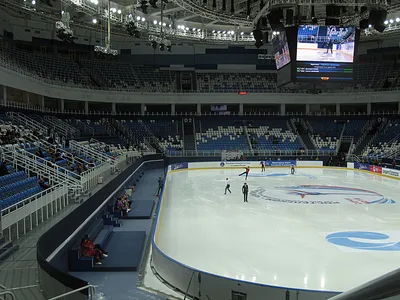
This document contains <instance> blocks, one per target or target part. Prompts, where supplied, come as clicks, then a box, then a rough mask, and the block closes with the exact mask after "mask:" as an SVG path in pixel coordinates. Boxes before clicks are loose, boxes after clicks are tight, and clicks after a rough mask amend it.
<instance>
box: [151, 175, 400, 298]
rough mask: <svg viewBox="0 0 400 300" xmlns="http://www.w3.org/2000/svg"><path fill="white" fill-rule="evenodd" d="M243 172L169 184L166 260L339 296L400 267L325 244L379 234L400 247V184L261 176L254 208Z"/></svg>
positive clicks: (162, 241) (172, 179)
mask: <svg viewBox="0 0 400 300" xmlns="http://www.w3.org/2000/svg"><path fill="white" fill-rule="evenodd" d="M239 171H240V170H234V169H221V170H191V171H190V170H189V171H187V170H186V171H178V172H174V173H172V174H170V175H169V176H168V178H167V186H166V191H165V194H164V199H163V202H164V203H163V204H162V210H161V216H160V220H159V222H158V226H160V227H159V230H160V235H159V240H158V241H157V245H158V247H159V248H160V249H161V250H162V251H163V252H164V253H165V254H166V255H168V256H170V257H171V258H173V259H176V260H178V261H180V262H181V263H183V264H185V265H188V266H190V267H191V268H196V269H199V270H202V271H205V272H209V273H213V274H217V275H220V276H225V277H229V278H235V279H240V280H244V281H250V282H257V283H261V284H266V285H273V286H284V287H290V288H299V289H309V290H326V291H337V292H340V291H345V290H348V289H350V288H352V287H355V286H357V285H359V284H362V283H364V282H366V281H368V280H371V279H373V278H376V277H377V276H380V275H383V274H385V273H387V272H389V271H391V270H393V269H396V268H397V267H398V262H399V261H400V251H372V250H356V249H352V248H348V247H343V246H336V245H334V244H332V243H329V242H328V241H327V240H326V238H325V237H326V236H327V235H328V234H330V233H334V232H342V231H372V232H379V233H385V234H388V235H389V236H390V238H389V240H390V241H391V242H398V241H400V194H399V192H400V181H399V180H394V179H389V178H385V177H383V176H378V175H373V174H370V173H364V172H359V171H351V170H349V171H346V170H333V169H326V168H324V169H298V170H297V172H296V175H293V176H292V175H289V169H288V168H282V169H280V168H277V169H267V172H266V173H265V174H261V173H260V171H259V170H252V171H251V172H250V177H249V179H248V180H247V182H248V184H249V187H250V195H249V202H248V203H243V198H242V194H241V186H242V184H243V182H244V178H243V177H239V176H238V173H239ZM226 177H229V181H230V183H231V190H232V194H228V195H224V187H225V178H226ZM303 185H311V186H309V187H304V186H303ZM333 185H334V186H339V187H342V188H331V187H330V186H333ZM299 186H300V187H299ZM324 186H325V187H327V189H325V188H324ZM343 188H344V189H343ZM271 199H272V200H271ZM279 199H280V200H289V201H291V202H292V203H290V202H286V203H285V202H276V201H278V200H279ZM390 200H394V201H395V203H388V202H391V201H390ZM374 201H380V202H386V203H384V204H376V203H372V202H374ZM322 203H336V204H322ZM355 203H359V204H355ZM365 203H371V204H365ZM367 242H371V241H369V240H368V241H367ZM372 242H377V243H380V242H388V240H384V241H372Z"/></svg>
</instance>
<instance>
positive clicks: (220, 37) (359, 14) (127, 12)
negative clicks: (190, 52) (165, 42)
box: [0, 0, 400, 45]
mask: <svg viewBox="0 0 400 300" xmlns="http://www.w3.org/2000/svg"><path fill="white" fill-rule="evenodd" d="M0 4H1V5H2V6H5V7H7V8H9V9H10V10H12V11H15V12H21V9H22V10H23V11H24V12H25V13H26V14H27V15H29V14H36V15H40V17H41V18H42V19H45V20H49V21H54V22H57V21H60V19H61V18H62V14H66V17H64V19H68V22H69V23H70V26H71V28H73V27H80V28H87V29H91V30H98V31H101V30H106V28H107V20H108V15H110V21H111V28H112V29H111V31H112V34H113V35H126V36H129V35H130V36H135V37H136V38H139V37H140V38H145V39H148V37H149V36H152V35H157V36H160V34H162V36H166V37H168V39H174V40H177V39H178V40H189V41H198V42H203V43H216V44H218V43H224V44H244V45H246V44H254V38H253V36H252V31H253V29H255V28H257V26H258V24H259V22H260V20H261V19H263V18H265V19H266V16H267V15H268V14H269V13H270V12H271V11H273V10H275V9H282V10H284V11H285V13H286V10H288V9H289V10H293V11H294V12H295V13H294V14H295V16H301V17H302V19H301V21H302V22H311V21H312V20H313V21H314V22H315V20H317V22H318V24H324V22H325V19H326V18H327V15H326V6H329V5H330V6H332V5H333V6H340V7H344V9H342V10H341V13H340V16H339V18H340V24H341V25H355V26H359V22H360V21H361V20H363V19H368V16H369V11H370V10H371V9H378V10H384V11H387V17H386V20H385V25H386V28H385V29H384V31H383V32H382V33H381V32H378V31H376V30H375V29H374V28H373V27H372V26H370V27H369V28H366V29H363V30H362V40H373V39H382V38H386V36H393V35H398V34H399V32H400V31H399V29H400V0H392V1H390V0H363V1H357V0H134V1H128V0H114V1H111V2H110V3H108V2H107V0H0ZM108 5H110V13H108ZM129 23H130V24H131V25H132V27H133V29H134V33H132V32H128V31H127V24H129ZM266 26H267V27H268V24H266ZM267 29H268V28H267ZM271 33H272V32H271ZM150 40H151V39H150Z"/></svg>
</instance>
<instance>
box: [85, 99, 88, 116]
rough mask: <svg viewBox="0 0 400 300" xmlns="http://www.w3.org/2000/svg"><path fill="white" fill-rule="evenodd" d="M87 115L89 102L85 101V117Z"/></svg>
mask: <svg viewBox="0 0 400 300" xmlns="http://www.w3.org/2000/svg"><path fill="white" fill-rule="evenodd" d="M88 114H89V102H88V101H85V115H88Z"/></svg>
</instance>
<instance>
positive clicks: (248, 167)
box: [239, 166, 250, 180]
mask: <svg viewBox="0 0 400 300" xmlns="http://www.w3.org/2000/svg"><path fill="white" fill-rule="evenodd" d="M245 169H246V170H245V171H244V172H243V173H241V174H239V176H242V175H244V174H246V179H245V180H247V176H249V172H250V166H247V167H246V168H245Z"/></svg>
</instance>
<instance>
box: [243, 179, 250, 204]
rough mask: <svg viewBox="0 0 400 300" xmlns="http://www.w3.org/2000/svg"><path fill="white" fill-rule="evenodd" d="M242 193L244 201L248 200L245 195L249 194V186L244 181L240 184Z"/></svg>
mask: <svg viewBox="0 0 400 300" xmlns="http://www.w3.org/2000/svg"><path fill="white" fill-rule="evenodd" d="M242 193H243V200H244V202H249V201H247V196H248V195H249V186H248V185H247V183H246V182H245V183H244V184H243V186H242Z"/></svg>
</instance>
